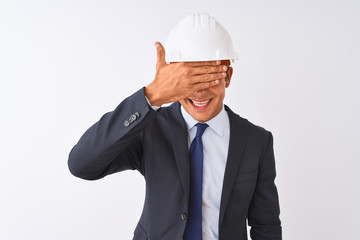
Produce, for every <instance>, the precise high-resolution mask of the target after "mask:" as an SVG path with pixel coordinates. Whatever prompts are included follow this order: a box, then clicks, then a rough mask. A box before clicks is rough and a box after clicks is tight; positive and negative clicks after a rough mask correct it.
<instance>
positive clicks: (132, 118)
mask: <svg viewBox="0 0 360 240" xmlns="http://www.w3.org/2000/svg"><path fill="white" fill-rule="evenodd" d="M136 119H137V117H136V115H135V114H133V115H131V117H130V119H129V120H131V122H133V121H135V120H136Z"/></svg>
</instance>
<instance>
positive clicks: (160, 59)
mask: <svg viewBox="0 0 360 240" xmlns="http://www.w3.org/2000/svg"><path fill="white" fill-rule="evenodd" d="M155 47H156V52H157V61H156V68H157V69H158V68H160V67H161V66H163V65H165V64H166V62H165V48H164V47H163V45H162V44H161V43H160V42H155Z"/></svg>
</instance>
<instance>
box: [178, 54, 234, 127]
mask: <svg viewBox="0 0 360 240" xmlns="http://www.w3.org/2000/svg"><path fill="white" fill-rule="evenodd" d="M221 64H222V65H226V66H230V61H229V60H222V61H221ZM232 72H233V69H232V68H231V67H230V69H229V71H228V74H227V81H226V82H225V81H224V80H221V81H220V83H219V84H217V85H216V86H214V87H211V88H208V89H204V90H201V91H195V92H193V93H192V94H191V95H190V96H189V97H187V98H185V99H182V100H180V101H179V102H180V103H181V105H182V106H183V107H184V109H185V110H186V112H188V113H189V114H190V115H191V116H192V117H193V118H194V119H195V120H197V121H199V122H206V121H209V120H210V119H212V118H213V117H215V116H216V115H217V114H218V113H219V112H220V111H221V109H222V108H223V101H224V97H225V88H227V87H229V85H230V79H231V76H232Z"/></svg>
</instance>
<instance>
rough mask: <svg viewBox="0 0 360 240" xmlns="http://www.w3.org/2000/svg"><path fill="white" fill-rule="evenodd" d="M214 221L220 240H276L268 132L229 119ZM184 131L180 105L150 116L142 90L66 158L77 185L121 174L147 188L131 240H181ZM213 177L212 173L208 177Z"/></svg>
mask: <svg viewBox="0 0 360 240" xmlns="http://www.w3.org/2000/svg"><path fill="white" fill-rule="evenodd" d="M225 110H226V111H227V112H228V115H229V119H230V143H229V152H228V159H227V163H226V169H225V175H224V182H223V190H222V196H221V206H220V216H219V239H220V240H232V239H234V240H235V239H237V240H245V239H247V233H246V232H247V231H246V220H247V219H248V224H249V225H250V226H251V231H250V233H251V238H252V239H253V240H265V239H266V240H280V239H281V226H280V219H279V213H280V210H279V202H278V194H277V190H276V186H275V184H274V179H275V175H276V173H275V160H274V153H273V138H272V135H271V133H270V132H268V131H266V130H265V129H263V128H261V127H258V126H256V125H254V124H252V123H250V122H249V121H248V120H246V119H244V118H241V117H240V116H238V115H236V114H235V113H233V112H232V111H231V110H230V109H229V108H228V107H227V106H225ZM187 141H188V140H187V128H186V124H185V121H184V119H183V117H182V114H181V111H180V103H179V102H176V103H174V104H172V105H171V106H169V107H163V108H160V110H158V111H154V110H153V109H152V108H151V107H150V106H149V105H148V103H147V101H146V99H145V96H144V89H140V90H139V91H137V92H136V93H134V94H133V95H131V96H130V97H128V98H126V99H125V100H124V101H123V102H121V103H120V105H119V106H118V107H117V108H116V109H115V110H114V111H112V112H109V113H106V114H105V115H104V116H103V117H102V118H101V119H100V120H99V121H98V122H97V123H95V124H94V125H93V126H92V127H90V128H89V129H88V130H87V131H86V132H85V133H84V135H83V136H82V137H81V139H80V140H79V142H78V143H77V144H76V145H75V146H74V148H73V149H72V150H71V152H70V155H69V160H68V165H69V169H70V171H71V173H72V174H73V175H75V176H77V177H80V178H83V179H88V180H94V179H99V178H102V177H104V176H106V175H108V174H112V173H115V172H119V171H123V170H126V169H136V170H138V171H139V172H140V173H141V174H142V175H143V176H144V177H145V180H146V195H145V203H144V209H143V212H142V215H141V218H140V220H139V223H138V225H137V227H136V229H135V232H134V239H136V240H144V239H149V240H165V239H166V240H180V239H182V236H183V233H184V230H185V226H186V217H187V211H188V201H189V184H190V175H189V158H188V143H187ZM214 171H216V169H214Z"/></svg>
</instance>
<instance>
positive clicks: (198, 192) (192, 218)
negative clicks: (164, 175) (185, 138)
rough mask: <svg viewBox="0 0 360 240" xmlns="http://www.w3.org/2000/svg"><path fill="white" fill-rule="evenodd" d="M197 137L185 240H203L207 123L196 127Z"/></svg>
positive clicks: (192, 147)
mask: <svg viewBox="0 0 360 240" xmlns="http://www.w3.org/2000/svg"><path fill="white" fill-rule="evenodd" d="M195 126H196V128H197V130H196V136H195V138H194V140H193V141H192V143H191V146H190V151H189V154H190V199H189V213H188V221H187V223H186V229H185V233H184V240H201V239H202V177H203V144H202V140H201V136H202V135H203V133H204V131H205V129H206V128H207V127H208V125H207V124H206V123H198V124H196V125H195Z"/></svg>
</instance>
